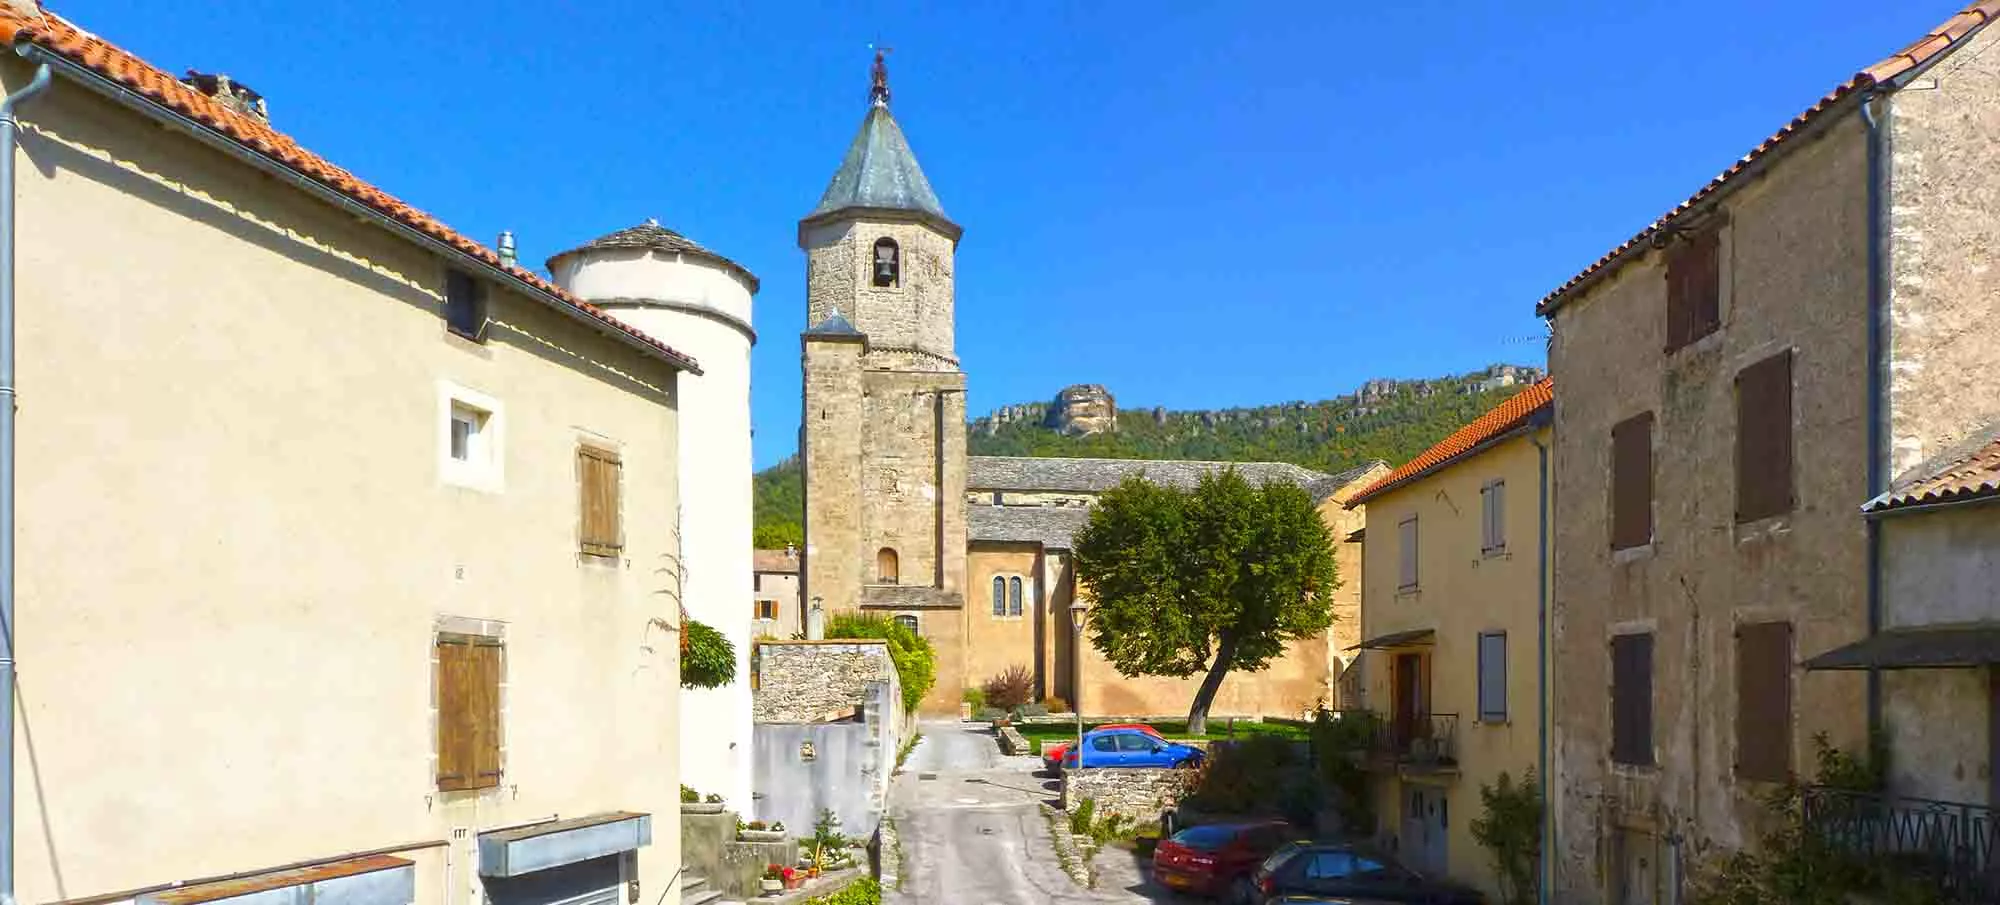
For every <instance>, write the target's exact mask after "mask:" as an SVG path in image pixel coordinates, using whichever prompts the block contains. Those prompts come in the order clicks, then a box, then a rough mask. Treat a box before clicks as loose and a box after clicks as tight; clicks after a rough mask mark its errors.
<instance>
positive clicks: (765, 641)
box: [757, 638, 889, 647]
mask: <svg viewBox="0 0 2000 905" xmlns="http://www.w3.org/2000/svg"><path fill="white" fill-rule="evenodd" d="M757 644H758V645H759V646H769V647H817V646H823V645H828V644H857V645H862V644H872V645H878V646H881V647H887V646H888V645H889V642H888V641H887V640H886V639H882V638H822V639H820V640H817V641H803V640H802V641H783V640H779V639H776V638H760V639H758V640H757Z"/></svg>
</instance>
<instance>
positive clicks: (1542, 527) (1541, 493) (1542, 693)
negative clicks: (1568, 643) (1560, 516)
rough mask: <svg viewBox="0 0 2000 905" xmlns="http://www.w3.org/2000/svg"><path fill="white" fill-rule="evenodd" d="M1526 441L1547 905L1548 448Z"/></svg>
mask: <svg viewBox="0 0 2000 905" xmlns="http://www.w3.org/2000/svg"><path fill="white" fill-rule="evenodd" d="M1528 439H1529V440H1531V441H1533V442H1534V444H1535V457H1536V460H1537V463H1538V464H1539V466H1540V468H1541V474H1540V478H1541V479H1540V481H1539V482H1537V486H1536V493H1535V495H1536V497H1537V500H1536V505H1537V506H1538V507H1539V511H1538V516H1537V522H1536V526H1537V528H1536V533H1535V582H1536V584H1537V585H1539V590H1538V592H1537V594H1538V596H1537V599H1536V606H1535V666H1536V668H1535V688H1536V701H1537V705H1536V710H1538V711H1539V712H1540V717H1539V719H1537V720H1536V723H1537V726H1536V730H1537V732H1538V733H1539V735H1540V741H1539V742H1538V744H1537V745H1536V746H1535V756H1536V757H1537V758H1538V759H1539V760H1540V765H1539V766H1538V767H1537V768H1536V769H1537V771H1538V777H1537V778H1539V779H1540V780H1541V793H1542V832H1541V835H1542V838H1541V849H1542V857H1541V858H1540V859H1539V862H1538V863H1537V864H1536V865H1535V872H1536V877H1535V901H1536V902H1537V903H1539V905H1548V903H1549V896H1550V895H1551V894H1552V893H1551V890H1550V887H1552V886H1554V884H1553V883H1551V882H1550V880H1551V879H1552V875H1553V874H1554V871H1553V870H1552V869H1551V868H1552V865H1554V864H1555V852H1556V846H1555V842H1556V815H1555V809H1554V808H1551V807H1549V789H1550V787H1551V786H1552V785H1553V783H1552V782H1551V781H1550V777H1549V447H1548V445H1547V444H1545V443H1543V442H1542V438H1540V437H1537V436H1535V435H1534V434H1529V435H1528Z"/></svg>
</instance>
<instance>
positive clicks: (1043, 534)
mask: <svg viewBox="0 0 2000 905" xmlns="http://www.w3.org/2000/svg"><path fill="white" fill-rule="evenodd" d="M1227 468H1234V469H1235V470H1236V471H1237V473H1238V474H1241V475H1242V476H1243V477H1244V479H1246V480H1248V481H1250V482H1251V483H1253V484H1262V483H1267V482H1272V481H1280V482H1290V483H1295V484H1298V485H1300V486H1302V487H1304V488H1306V489H1307V490H1309V491H1311V492H1312V494H1313V497H1314V499H1315V501H1316V502H1317V503H1318V504H1319V511H1320V516H1321V518H1323V519H1325V520H1326V521H1327V523H1328V527H1329V528H1330V529H1332V534H1333V536H1334V538H1335V548H1334V555H1335V565H1336V569H1337V570H1338V574H1339V576H1340V581H1341V586H1340V588H1339V589H1337V590H1336V591H1335V592H1334V602H1333V607H1334V617H1335V619H1334V623H1333V626H1332V627H1331V628H1330V629H1328V631H1327V633H1326V634H1325V636H1323V637H1319V638H1314V639H1311V640H1306V641H1296V642H1293V643H1292V644H1291V645H1290V646H1289V648H1288V649H1287V651H1286V653H1285V655H1284V656H1283V657H1282V658H1279V659H1278V660H1276V661H1274V662H1273V663H1272V664H1271V666H1270V668H1268V669H1265V670H1263V671H1261V672H1257V673H1235V674H1231V675H1230V676H1229V677H1228V678H1226V679H1224V680H1223V683H1222V687H1221V688H1220V689H1219V690H1218V691H1217V692H1216V695H1215V698H1214V701H1213V703H1212V705H1211V709H1212V712H1213V713H1214V714H1216V715H1219V716H1265V715H1269V716H1286V717H1296V716H1298V715H1300V714H1301V713H1302V712H1303V711H1305V710H1307V709H1310V708H1312V707H1313V706H1315V705H1316V704H1322V703H1323V704H1326V705H1327V706H1335V705H1336V704H1338V703H1339V700H1338V694H1337V692H1336V690H1335V687H1334V683H1335V681H1336V680H1337V679H1338V678H1339V677H1340V674H1341V672H1342V670H1343V669H1344V667H1345V664H1346V659H1347V658H1349V657H1351V656H1352V654H1351V653H1349V652H1348V649H1349V648H1351V647H1353V646H1354V645H1355V644H1356V643H1358V642H1359V640H1360V632H1361V619H1360V610H1361V567H1362V563H1361V545H1360V543H1359V542H1358V541H1354V540H1349V539H1347V538H1348V537H1349V536H1350V535H1351V534H1353V533H1354V531H1355V530H1356V529H1357V528H1359V527H1360V522H1361V519H1362V518H1363V514H1362V513H1361V512H1360V511H1355V510H1350V509H1349V507H1348V505H1347V504H1348V501H1349V497H1350V495H1351V494H1353V493H1354V492H1355V491H1357V490H1359V489H1361V488H1362V487H1364V486H1366V485H1367V484H1368V483H1369V481H1371V480H1372V479H1374V478H1378V477H1380V476H1382V475H1384V474H1387V473H1388V470H1389V469H1388V466H1387V465H1385V464H1383V463H1381V462H1370V463H1368V464H1366V465H1362V466H1360V467H1357V468H1354V469H1350V470H1348V471H1346V472H1343V473H1341V474H1338V475H1328V474H1323V473H1321V472H1317V471H1313V470H1311V469H1306V468H1300V467H1299V466H1296V465H1289V464H1285V463H1282V462H1181V461H1158V460H1142V459H1058V458H1030V457H1013V456H973V457H971V458H970V459H969V460H968V464H967V475H968V477H967V479H966V483H967V485H968V490H967V495H966V524H967V526H968V527H967V544H966V575H967V576H968V578H969V579H970V586H971V587H973V588H975V589H977V591H978V593H976V594H975V595H974V598H973V599H971V600H968V601H967V602H966V606H965V608H964V610H963V611H962V612H960V613H955V614H952V616H951V618H952V619H953V621H955V622H956V623H957V632H958V634H959V635H960V636H961V637H962V638H963V639H964V640H963V642H962V649H963V654H962V662H963V664H964V666H963V667H962V669H961V670H960V673H961V675H962V676H963V682H964V684H965V686H967V687H978V686H979V684H980V683H982V682H984V681H985V680H986V679H988V678H991V677H992V676H995V675H998V674H999V673H1001V672H1003V671H1005V670H1006V669H1008V668H1010V667H1014V666H1021V667H1026V668H1027V669H1028V670H1029V671H1030V672H1031V673H1032V674H1033V675H1034V676H1035V683H1036V688H1037V690H1038V692H1039V693H1040V694H1042V695H1045V696H1050V697H1055V698H1058V699H1060V700H1062V701H1063V702H1065V703H1074V704H1076V705H1078V706H1081V707H1082V708H1083V711H1084V712H1085V713H1087V714H1091V715H1097V716H1172V715H1184V714H1186V713H1187V708H1188V704H1189V702H1191V701H1193V700H1194V694H1195V691H1196V689H1197V688H1199V687H1200V685H1201V676H1199V675H1196V676H1192V677H1189V678H1185V679H1174V678H1166V677H1157V676H1137V677H1127V676H1122V675H1119V674H1118V672H1117V670H1116V669H1114V668H1113V667H1112V666H1111V664H1110V663H1109V662H1108V661H1106V660H1105V659H1104V657H1103V655H1102V654H1100V653H1098V652H1097V650H1096V648H1094V647H1092V646H1091V645H1090V644H1089V643H1088V641H1087V640H1085V641H1084V642H1083V643H1082V644H1081V649H1082V651H1083V658H1082V662H1081V663H1080V664H1079V663H1078V661H1077V660H1076V658H1075V652H1076V651H1077V649H1078V647H1079V644H1078V638H1077V631H1076V628H1077V626H1076V623H1075V622H1074V619H1075V617H1076V613H1077V611H1076V610H1075V609H1074V607H1075V605H1076V604H1077V603H1078V602H1079V596H1080V595H1079V594H1078V593H1077V585H1076V569H1075V560H1074V558H1073V556H1072V554H1071V549H1070V542H1071V535H1073V534H1074V533H1075V532H1076V530H1077V529H1079V528H1081V527H1083V524H1084V522H1085V520H1087V519H1088V518H1089V516H1090V510H1089V507H1090V505H1091V503H1092V502H1093V501H1095V500H1096V498H1097V495H1098V494H1101V493H1103V492H1104V491H1106V490H1110V489H1111V488H1112V487H1115V486H1117V485H1118V482H1120V481H1122V480H1124V479H1125V478H1126V477H1128V476H1132V475H1140V476H1144V477H1145V478H1146V479H1148V480H1151V481H1154V482H1156V483H1161V484H1168V485H1173V486H1179V487H1192V486H1194V484H1195V483H1196V482H1197V481H1199V480H1200V478H1201V476H1202V475H1203V474H1207V473H1212V472H1218V471H1221V470H1223V469H1227ZM1081 602H1082V603H1083V605H1084V607H1085V608H1086V609H1087V608H1088V606H1089V600H1088V599H1083V600H1082V601H1081ZM908 615H909V616H910V617H912V618H914V617H917V616H918V614H915V613H911V614H908ZM1086 618H1087V617H1086ZM1079 689H1080V691H1079Z"/></svg>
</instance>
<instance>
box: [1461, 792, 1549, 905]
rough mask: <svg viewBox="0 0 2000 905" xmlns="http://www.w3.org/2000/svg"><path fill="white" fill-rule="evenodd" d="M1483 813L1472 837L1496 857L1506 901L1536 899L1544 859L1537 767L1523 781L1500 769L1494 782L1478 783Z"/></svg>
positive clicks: (1512, 904)
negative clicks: (1497, 778) (1497, 779)
mask: <svg viewBox="0 0 2000 905" xmlns="http://www.w3.org/2000/svg"><path fill="white" fill-rule="evenodd" d="M1479 801H1480V804H1481V806H1482V807H1483V808H1484V813H1482V814H1480V815H1479V816H1478V817H1474V818H1473V819H1472V838H1473V839H1475V840H1477V841H1478V842H1479V844H1480V846H1482V847H1484V848H1485V849H1486V851H1487V853H1488V854H1489V855H1490V856H1491V857H1492V859H1493V876H1494V877H1496V878H1497V879H1498V880H1499V881H1500V899H1501V901H1502V902H1504V903H1506V905H1525V903H1527V902H1532V901H1535V898H1536V895H1537V893H1536V889H1537V885H1538V882H1539V875H1540V872H1541V871H1540V865H1541V862H1542V792H1541V786H1540V785H1539V783H1538V782H1537V781H1536V778H1535V768H1534V767H1529V768H1528V769H1527V770H1526V771H1525V772H1523V773H1522V774H1521V781H1520V782H1519V783H1516V782H1515V781H1514V778H1513V777H1512V776H1510V775H1508V774H1507V773H1506V771H1501V773H1500V779H1499V781H1498V782H1496V783H1494V784H1493V785H1490V786H1489V785H1487V784H1485V783H1480V784H1479Z"/></svg>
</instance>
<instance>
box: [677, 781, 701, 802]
mask: <svg viewBox="0 0 2000 905" xmlns="http://www.w3.org/2000/svg"><path fill="white" fill-rule="evenodd" d="M700 800H701V793H700V792H697V791H695V790H694V787H693V786H687V785H684V786H681V804H694V803H695V802H698V801H700Z"/></svg>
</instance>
